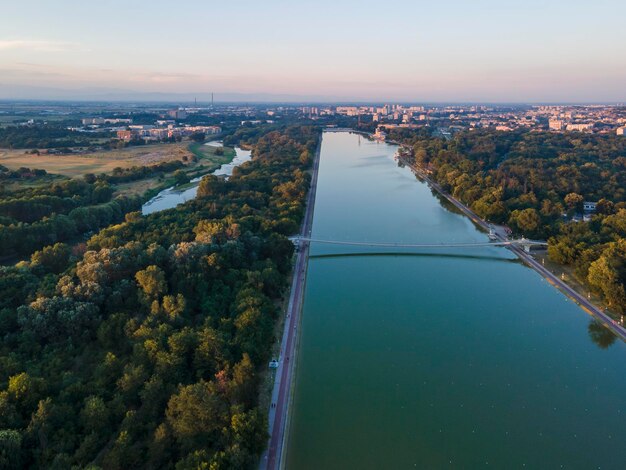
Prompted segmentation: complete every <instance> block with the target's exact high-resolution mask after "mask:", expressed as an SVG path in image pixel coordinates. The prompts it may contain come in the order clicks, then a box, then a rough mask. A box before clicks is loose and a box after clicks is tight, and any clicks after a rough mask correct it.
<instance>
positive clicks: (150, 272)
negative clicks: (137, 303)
mask: <svg viewBox="0 0 626 470" xmlns="http://www.w3.org/2000/svg"><path fill="white" fill-rule="evenodd" d="M135 279H136V280H137V283H138V284H139V287H141V289H142V291H143V293H144V295H145V297H146V298H147V299H148V300H151V301H152V300H158V299H159V298H160V297H161V296H163V295H164V294H165V293H167V283H166V282H165V273H164V272H163V270H161V268H159V267H158V266H154V265H152V266H148V267H147V268H146V269H144V270H142V271H138V272H137V274H135Z"/></svg>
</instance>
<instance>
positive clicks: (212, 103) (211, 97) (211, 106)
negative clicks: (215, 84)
mask: <svg viewBox="0 0 626 470" xmlns="http://www.w3.org/2000/svg"><path fill="white" fill-rule="evenodd" d="M212 107H213V93H211V108H212Z"/></svg>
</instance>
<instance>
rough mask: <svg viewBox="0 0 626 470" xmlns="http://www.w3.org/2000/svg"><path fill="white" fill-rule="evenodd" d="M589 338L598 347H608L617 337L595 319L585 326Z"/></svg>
mask: <svg viewBox="0 0 626 470" xmlns="http://www.w3.org/2000/svg"><path fill="white" fill-rule="evenodd" d="M587 331H588V332H589V338H591V341H593V342H594V343H595V344H596V345H597V346H598V347H599V348H600V349H608V348H609V347H610V346H611V345H612V344H613V343H614V342H615V340H616V339H617V336H615V334H614V333H613V332H612V331H611V330H609V329H608V328H607V327H606V326H604V325H603V324H602V323H600V322H598V321H597V320H591V321H590V322H589V326H588V327H587Z"/></svg>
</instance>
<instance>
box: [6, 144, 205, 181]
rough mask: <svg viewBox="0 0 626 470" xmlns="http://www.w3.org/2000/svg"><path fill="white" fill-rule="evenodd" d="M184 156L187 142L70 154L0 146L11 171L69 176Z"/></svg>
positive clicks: (188, 155) (142, 164)
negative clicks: (20, 169)
mask: <svg viewBox="0 0 626 470" xmlns="http://www.w3.org/2000/svg"><path fill="white" fill-rule="evenodd" d="M185 157H187V159H188V160H189V161H191V159H192V157H193V154H192V153H191V152H190V151H189V150H188V149H187V144H186V143H178V144H155V145H145V146H140V147H128V148H124V149H120V150H102V151H98V152H90V153H82V154H72V155H36V154H35V155H33V154H29V153H26V152H25V151H24V150H9V149H0V165H4V166H6V167H7V168H9V169H11V170H16V169H18V168H20V167H27V168H38V169H43V170H46V171H47V172H48V173H53V174H59V175H63V176H67V177H70V178H75V177H78V176H82V175H84V174H86V173H95V174H99V173H110V172H111V171H113V169H114V168H117V167H121V168H130V167H133V166H147V165H154V164H156V163H161V162H167V161H172V160H181V161H182V160H184V158H185Z"/></svg>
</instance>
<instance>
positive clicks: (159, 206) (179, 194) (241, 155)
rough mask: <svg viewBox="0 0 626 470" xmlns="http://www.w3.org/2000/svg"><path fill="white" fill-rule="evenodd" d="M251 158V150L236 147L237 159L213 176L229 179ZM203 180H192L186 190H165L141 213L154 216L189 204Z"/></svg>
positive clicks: (145, 205) (172, 188) (173, 188)
mask: <svg viewBox="0 0 626 470" xmlns="http://www.w3.org/2000/svg"><path fill="white" fill-rule="evenodd" d="M205 145H210V146H213V147H220V146H221V143H220V142H218V141H211V142H208V143H206V144H205ZM250 158H251V152H250V151H249V150H242V149H240V148H239V147H235V158H233V160H232V161H231V162H230V163H225V164H223V165H222V166H220V167H219V168H218V169H217V170H215V171H214V172H212V173H211V174H213V175H217V176H226V177H228V176H230V175H232V174H233V169H234V168H235V167H237V166H239V165H241V164H242V163H244V162H247V161H248V160H250ZM201 179H202V176H199V177H197V178H194V179H192V180H191V183H193V185H192V186H190V187H188V188H186V189H184V190H181V189H178V188H176V186H172V187H171V188H167V189H164V190H163V191H161V192H160V193H159V194H157V195H156V196H154V197H153V198H152V199H150V200H149V201H148V202H146V203H145V204H144V205H143V206H142V208H141V212H142V213H143V215H147V214H152V213H153V212H159V211H162V210H165V209H171V208H172V207H176V206H177V205H179V204H182V203H184V202H187V201H189V200H190V199H194V198H195V197H196V193H197V192H198V185H199V184H200V180H201Z"/></svg>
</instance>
